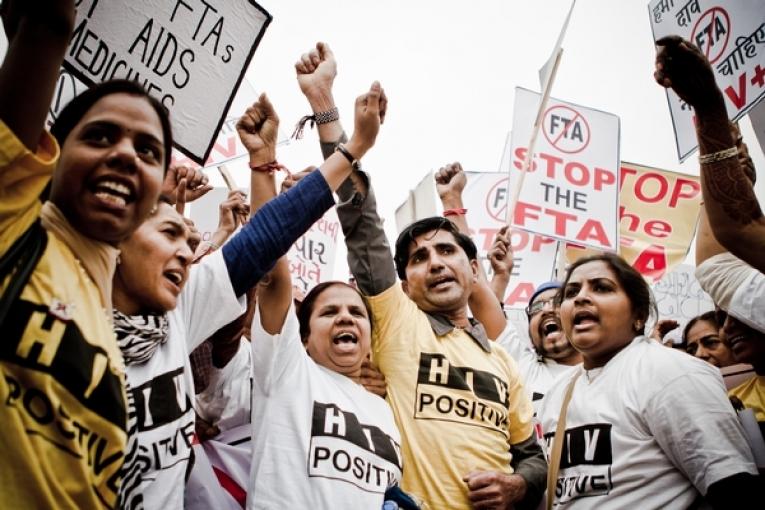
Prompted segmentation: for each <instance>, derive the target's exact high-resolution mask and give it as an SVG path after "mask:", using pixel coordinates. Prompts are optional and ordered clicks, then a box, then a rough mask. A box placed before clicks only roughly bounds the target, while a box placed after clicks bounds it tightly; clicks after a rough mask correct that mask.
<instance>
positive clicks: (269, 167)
mask: <svg viewBox="0 0 765 510" xmlns="http://www.w3.org/2000/svg"><path fill="white" fill-rule="evenodd" d="M250 170H252V171H253V172H266V173H269V174H272V173H274V171H275V170H281V171H283V172H284V173H286V174H287V175H288V176H289V177H292V173H291V172H290V171H289V169H288V168H287V167H286V166H284V165H282V164H281V163H279V162H278V161H276V160H273V161H272V162H270V163H266V164H264V165H260V166H252V165H250Z"/></svg>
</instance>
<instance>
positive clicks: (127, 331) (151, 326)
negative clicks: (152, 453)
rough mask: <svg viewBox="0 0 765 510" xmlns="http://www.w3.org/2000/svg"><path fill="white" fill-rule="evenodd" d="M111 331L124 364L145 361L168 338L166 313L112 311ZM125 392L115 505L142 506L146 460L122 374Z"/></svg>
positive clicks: (127, 380)
mask: <svg viewBox="0 0 765 510" xmlns="http://www.w3.org/2000/svg"><path fill="white" fill-rule="evenodd" d="M112 319H113V321H114V332H115V334H116V335H117V343H118V344H119V346H120V350H121V351H122V357H123V358H124V359H125V365H126V366H128V367H129V366H130V365H138V364H141V363H146V362H147V361H148V360H149V359H150V358H151V357H152V356H153V355H154V353H155V352H156V351H157V349H158V348H159V347H160V346H161V345H162V344H164V343H165V342H166V341H167V324H168V323H167V315H165V314H162V315H125V314H124V313H122V312H120V311H118V310H112ZM125 391H126V392H127V408H128V409H127V410H128V415H127V416H128V422H127V448H126V451H125V461H124V463H123V465H122V483H121V484H120V491H119V493H118V501H119V506H118V508H123V509H129V510H130V509H142V508H143V506H144V505H143V493H142V492H141V481H142V475H143V469H144V468H145V467H146V463H145V462H141V459H140V450H139V446H138V423H137V417H136V405H135V398H134V395H133V391H132V388H131V387H130V381H129V378H128V377H127V376H126V377H125Z"/></svg>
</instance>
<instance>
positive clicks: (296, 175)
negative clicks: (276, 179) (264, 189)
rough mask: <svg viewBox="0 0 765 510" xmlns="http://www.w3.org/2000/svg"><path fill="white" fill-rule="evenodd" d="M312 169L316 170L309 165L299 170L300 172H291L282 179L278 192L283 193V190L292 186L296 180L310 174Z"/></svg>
mask: <svg viewBox="0 0 765 510" xmlns="http://www.w3.org/2000/svg"><path fill="white" fill-rule="evenodd" d="M314 170H316V167H315V166H309V167H307V168H306V169H305V170H301V171H300V172H296V173H294V174H291V175H288V176H287V177H285V178H284V180H283V181H282V187H281V190H280V193H284V192H285V191H287V190H288V189H290V188H291V187H292V186H294V185H295V184H297V183H298V181H300V179H302V178H303V177H305V176H306V175H308V174H310V173H311V172H313V171H314Z"/></svg>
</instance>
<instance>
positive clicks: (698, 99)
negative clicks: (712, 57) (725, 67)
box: [653, 35, 725, 112]
mask: <svg viewBox="0 0 765 510" xmlns="http://www.w3.org/2000/svg"><path fill="white" fill-rule="evenodd" d="M656 45H657V46H659V47H660V49H659V52H658V53H657V54H656V71H654V74H653V76H654V78H655V79H656V82H657V83H658V84H659V85H661V86H662V87H665V88H671V89H672V90H674V91H675V93H676V94H677V95H678V96H679V97H680V99H682V100H683V101H685V102H686V103H688V104H689V105H690V106H692V107H693V109H694V110H696V111H698V110H699V109H701V111H702V112H703V111H705V110H708V109H717V110H719V108H720V106H721V105H722V108H725V104H724V102H723V98H722V92H720V89H719V88H718V87H717V83H716V82H715V75H714V71H713V70H712V66H711V65H710V64H709V61H708V60H707V58H706V57H705V56H704V54H703V53H701V51H699V49H698V48H697V47H696V46H695V45H694V44H693V43H691V42H689V41H686V40H684V39H682V38H681V37H679V36H676V35H670V36H667V37H663V38H661V39H659V40H658V41H656Z"/></svg>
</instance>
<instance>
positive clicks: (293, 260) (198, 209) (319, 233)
mask: <svg viewBox="0 0 765 510" xmlns="http://www.w3.org/2000/svg"><path fill="white" fill-rule="evenodd" d="M228 193H229V191H228V189H226V188H213V189H212V190H211V191H209V192H208V193H207V194H205V195H204V196H203V197H201V198H199V199H197V200H195V201H194V202H191V204H189V208H190V214H189V217H190V218H191V219H192V220H193V221H194V225H196V227H197V229H198V230H199V233H200V234H201V235H202V240H203V241H207V240H209V239H210V238H211V237H212V234H213V233H214V232H215V230H216V229H217V228H218V216H219V212H218V206H219V205H220V203H221V202H223V201H224V200H226V197H228ZM340 232H341V230H340V220H339V219H338V218H337V212H335V209H334V207H333V208H332V209H330V210H329V211H327V212H326V213H325V214H324V216H323V217H322V218H321V219H319V220H318V221H317V222H316V223H314V224H313V225H312V226H311V228H310V229H309V230H308V231H307V232H306V233H305V234H303V235H302V236H301V237H300V238H299V239H298V240H297V241H296V242H295V244H293V245H292V247H290V249H289V251H288V252H287V259H288V260H289V268H290V274H291V275H292V283H293V285H295V286H296V287H297V288H298V289H299V290H301V291H303V292H304V293H308V291H310V290H311V289H312V288H313V287H314V286H315V285H316V284H318V283H321V282H324V281H327V280H332V276H333V271H334V267H335V254H336V252H337V242H338V241H337V240H338V236H339V235H340Z"/></svg>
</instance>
